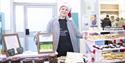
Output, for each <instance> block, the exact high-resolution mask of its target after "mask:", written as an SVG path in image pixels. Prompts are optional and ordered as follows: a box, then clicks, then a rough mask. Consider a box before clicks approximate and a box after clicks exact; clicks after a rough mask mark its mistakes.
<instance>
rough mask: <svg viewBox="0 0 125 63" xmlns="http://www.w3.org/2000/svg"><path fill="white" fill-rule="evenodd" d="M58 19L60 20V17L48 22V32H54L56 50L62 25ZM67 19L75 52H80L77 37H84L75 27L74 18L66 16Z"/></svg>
mask: <svg viewBox="0 0 125 63" xmlns="http://www.w3.org/2000/svg"><path fill="white" fill-rule="evenodd" d="M58 20H59V17H56V18H53V19H52V20H51V21H50V22H49V23H48V26H47V32H48V33H53V36H54V49H55V50H57V47H58V43H59V35H60V26H59V22H58ZM66 20H67V27H68V30H69V34H70V38H71V42H72V45H73V49H74V52H79V43H78V40H77V38H82V35H81V34H80V33H79V32H78V31H77V30H76V28H75V27H74V23H73V21H72V20H69V18H66ZM64 47H65V46H64Z"/></svg>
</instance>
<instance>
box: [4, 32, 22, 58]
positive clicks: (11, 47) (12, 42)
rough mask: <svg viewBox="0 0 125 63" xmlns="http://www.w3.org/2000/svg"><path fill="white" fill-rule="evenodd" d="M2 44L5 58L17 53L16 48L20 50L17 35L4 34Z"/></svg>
mask: <svg viewBox="0 0 125 63" xmlns="http://www.w3.org/2000/svg"><path fill="white" fill-rule="evenodd" d="M3 42H4V47H5V51H6V54H7V56H13V55H15V54H17V53H18V50H17V49H18V48H21V44H20V41H19V37H18V34H16V33H15V34H4V35H3Z"/></svg>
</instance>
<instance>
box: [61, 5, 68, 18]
mask: <svg viewBox="0 0 125 63" xmlns="http://www.w3.org/2000/svg"><path fill="white" fill-rule="evenodd" d="M69 11H70V8H69V7H68V6H66V5H62V6H60V8H59V12H60V16H63V17H66V16H68V13H69Z"/></svg>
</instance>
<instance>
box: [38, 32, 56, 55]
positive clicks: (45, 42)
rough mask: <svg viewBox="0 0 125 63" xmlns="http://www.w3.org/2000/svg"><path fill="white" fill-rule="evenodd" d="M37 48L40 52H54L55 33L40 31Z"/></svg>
mask: <svg viewBox="0 0 125 63" xmlns="http://www.w3.org/2000/svg"><path fill="white" fill-rule="evenodd" d="M37 48H38V53H52V52H54V47H53V34H51V33H40V34H39V35H38V45H37Z"/></svg>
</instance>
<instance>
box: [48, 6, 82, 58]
mask: <svg viewBox="0 0 125 63" xmlns="http://www.w3.org/2000/svg"><path fill="white" fill-rule="evenodd" d="M69 12H70V7H69V6H68V4H62V5H61V6H60V8H59V16H58V17H55V18H53V19H52V20H50V22H49V23H48V26H47V32H48V33H53V36H54V49H55V50H56V51H57V52H58V56H66V54H67V52H78V50H79V49H78V48H79V45H78V42H77V38H82V35H81V34H80V33H79V32H78V31H77V30H76V29H75V26H74V23H73V20H72V19H69V18H70V17H71V16H68V14H69Z"/></svg>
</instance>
